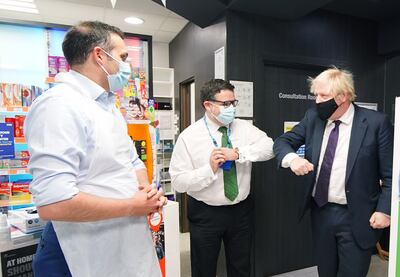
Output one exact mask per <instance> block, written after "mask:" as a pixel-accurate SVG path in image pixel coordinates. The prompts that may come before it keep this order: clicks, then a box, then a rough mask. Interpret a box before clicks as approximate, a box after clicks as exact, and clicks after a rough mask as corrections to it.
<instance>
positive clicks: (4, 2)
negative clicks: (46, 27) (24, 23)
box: [0, 0, 39, 13]
mask: <svg viewBox="0 0 400 277" xmlns="http://www.w3.org/2000/svg"><path fill="white" fill-rule="evenodd" d="M0 9H1V10H9V11H17V12H26V13H39V11H38V10H37V8H36V5H35V3H33V0H0Z"/></svg>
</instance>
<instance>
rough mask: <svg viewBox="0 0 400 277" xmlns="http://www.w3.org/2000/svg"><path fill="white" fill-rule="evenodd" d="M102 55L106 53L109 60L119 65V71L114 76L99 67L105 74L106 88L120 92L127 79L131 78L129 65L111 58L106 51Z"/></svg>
mask: <svg viewBox="0 0 400 277" xmlns="http://www.w3.org/2000/svg"><path fill="white" fill-rule="evenodd" d="M101 50H103V49H101ZM103 51H104V50H103ZM104 53H106V54H107V56H109V57H110V58H112V59H113V60H114V61H116V62H117V63H118V64H119V70H118V72H117V73H115V74H110V73H108V72H107V70H106V69H105V68H104V66H103V65H101V64H99V65H100V67H101V68H102V69H103V70H104V72H105V73H106V74H107V80H108V86H109V87H110V91H117V90H120V89H122V88H123V87H124V86H125V85H126V84H127V83H128V81H129V78H130V76H131V67H130V65H129V63H126V62H123V61H119V60H117V59H116V58H114V57H113V56H111V54H109V53H107V52H106V51H104Z"/></svg>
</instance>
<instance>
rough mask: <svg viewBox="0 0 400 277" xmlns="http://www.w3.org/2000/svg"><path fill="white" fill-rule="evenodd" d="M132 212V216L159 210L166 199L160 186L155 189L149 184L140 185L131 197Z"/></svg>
mask: <svg viewBox="0 0 400 277" xmlns="http://www.w3.org/2000/svg"><path fill="white" fill-rule="evenodd" d="M132 201H133V205H132V212H131V214H132V215H134V216H141V215H148V214H151V213H154V212H159V211H160V210H161V209H162V207H163V206H164V205H166V204H167V202H168V200H167V199H166V197H164V192H163V190H162V188H160V189H159V190H157V189H156V188H153V187H152V186H151V185H144V186H143V185H140V186H139V191H138V192H137V193H136V194H135V196H134V197H133V199H132Z"/></svg>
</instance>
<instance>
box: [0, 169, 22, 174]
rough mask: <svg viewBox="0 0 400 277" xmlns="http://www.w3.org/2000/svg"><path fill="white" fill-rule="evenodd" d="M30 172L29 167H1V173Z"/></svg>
mask: <svg viewBox="0 0 400 277" xmlns="http://www.w3.org/2000/svg"><path fill="white" fill-rule="evenodd" d="M18 174H29V169H28V168H12V169H0V175H18Z"/></svg>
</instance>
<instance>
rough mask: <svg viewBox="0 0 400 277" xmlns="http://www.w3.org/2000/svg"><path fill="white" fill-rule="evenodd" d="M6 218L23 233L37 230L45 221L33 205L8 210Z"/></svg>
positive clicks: (42, 226)
mask: <svg viewBox="0 0 400 277" xmlns="http://www.w3.org/2000/svg"><path fill="white" fill-rule="evenodd" d="M8 219H9V222H10V224H11V225H13V226H15V227H17V228H18V229H19V230H21V231H22V232H24V233H32V232H37V231H39V230H42V229H43V228H44V226H45V225H46V221H45V220H42V219H41V218H40V217H39V214H38V213H37V210H36V208H35V207H30V208H24V209H17V210H10V211H8Z"/></svg>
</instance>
